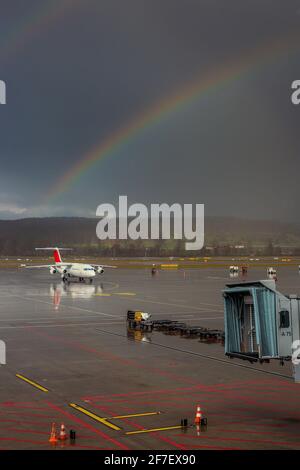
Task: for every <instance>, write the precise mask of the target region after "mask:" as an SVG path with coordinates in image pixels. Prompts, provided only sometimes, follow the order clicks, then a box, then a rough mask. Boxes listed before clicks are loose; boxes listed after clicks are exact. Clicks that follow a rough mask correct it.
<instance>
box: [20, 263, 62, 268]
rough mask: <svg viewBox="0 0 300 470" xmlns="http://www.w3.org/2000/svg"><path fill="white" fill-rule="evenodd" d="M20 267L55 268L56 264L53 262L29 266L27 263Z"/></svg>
mask: <svg viewBox="0 0 300 470" xmlns="http://www.w3.org/2000/svg"><path fill="white" fill-rule="evenodd" d="M20 267H21V268H26V269H31V268H54V267H55V265H53V264H42V265H40V266H37V265H35V266H27V265H26V264H21V266H20Z"/></svg>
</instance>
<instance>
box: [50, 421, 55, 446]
mask: <svg viewBox="0 0 300 470" xmlns="http://www.w3.org/2000/svg"><path fill="white" fill-rule="evenodd" d="M49 442H50V443H51V444H56V443H57V437H56V425H55V423H52V425H51V433H50V437H49Z"/></svg>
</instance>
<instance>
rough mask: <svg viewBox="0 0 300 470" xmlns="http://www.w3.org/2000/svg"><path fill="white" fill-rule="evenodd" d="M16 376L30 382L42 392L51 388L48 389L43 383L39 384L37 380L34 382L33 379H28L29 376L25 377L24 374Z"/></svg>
mask: <svg viewBox="0 0 300 470" xmlns="http://www.w3.org/2000/svg"><path fill="white" fill-rule="evenodd" d="M16 377H18V379H21V380H24V382H27V383H29V384H30V385H32V386H33V387H35V388H38V389H39V390H41V391H42V392H49V390H48V389H47V388H45V387H42V385H39V384H37V383H36V382H33V381H32V380H29V379H27V377H24V375H21V374H16Z"/></svg>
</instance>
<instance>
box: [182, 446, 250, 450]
mask: <svg viewBox="0 0 300 470" xmlns="http://www.w3.org/2000/svg"><path fill="white" fill-rule="evenodd" d="M189 449H214V450H243V449H242V448H241V447H222V446H209V445H203V446H187V447H186V450H189Z"/></svg>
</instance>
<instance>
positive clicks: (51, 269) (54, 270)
mask: <svg viewBox="0 0 300 470" xmlns="http://www.w3.org/2000/svg"><path fill="white" fill-rule="evenodd" d="M56 273H57V271H56V269H55V268H54V267H53V266H51V268H50V274H56Z"/></svg>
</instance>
